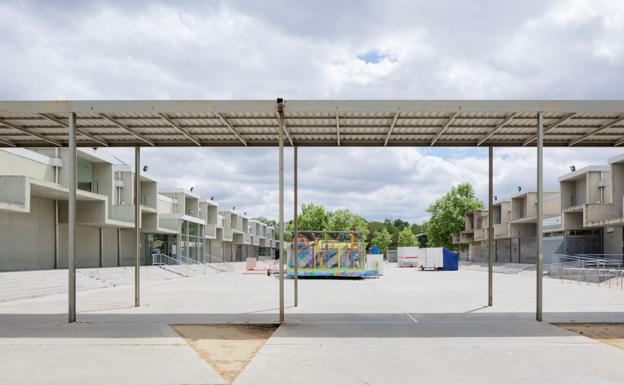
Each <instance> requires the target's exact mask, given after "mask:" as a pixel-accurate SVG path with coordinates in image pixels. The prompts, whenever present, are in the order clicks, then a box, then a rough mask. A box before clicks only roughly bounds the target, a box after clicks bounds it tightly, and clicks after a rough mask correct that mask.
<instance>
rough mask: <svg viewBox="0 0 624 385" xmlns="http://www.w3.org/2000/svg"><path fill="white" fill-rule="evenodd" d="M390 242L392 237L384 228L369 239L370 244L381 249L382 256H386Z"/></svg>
mask: <svg viewBox="0 0 624 385" xmlns="http://www.w3.org/2000/svg"><path fill="white" fill-rule="evenodd" d="M391 242H392V235H390V233H389V232H388V230H386V228H385V227H384V228H383V229H381V230H380V231H377V232H376V233H375V235H374V236H373V238H372V239H371V244H372V245H375V246H377V247H379V248H380V249H381V252H382V253H384V254H386V252H387V251H388V247H389V246H390V243H391Z"/></svg>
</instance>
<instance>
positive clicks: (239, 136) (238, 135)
mask: <svg viewBox="0 0 624 385" xmlns="http://www.w3.org/2000/svg"><path fill="white" fill-rule="evenodd" d="M215 115H217V117H218V118H219V120H220V121H221V123H223V124H224V125H225V126H226V127H227V128H229V129H230V131H232V133H233V134H234V135H236V137H237V138H238V140H240V141H241V143H242V144H243V145H244V146H246V145H247V141H246V140H245V139H243V137H242V136H241V135H240V134H239V132H238V131H237V130H236V129H235V128H234V126H232V124H231V123H230V122H228V121H227V119H225V118H224V117H223V115H221V114H220V113H218V112H217V113H215Z"/></svg>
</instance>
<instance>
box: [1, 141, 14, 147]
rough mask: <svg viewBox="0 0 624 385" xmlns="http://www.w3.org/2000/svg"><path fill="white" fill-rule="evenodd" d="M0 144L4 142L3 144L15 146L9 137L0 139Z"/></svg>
mask: <svg viewBox="0 0 624 385" xmlns="http://www.w3.org/2000/svg"><path fill="white" fill-rule="evenodd" d="M0 144H4V145H5V146H9V147H15V143H13V141H11V140H9V139H0Z"/></svg>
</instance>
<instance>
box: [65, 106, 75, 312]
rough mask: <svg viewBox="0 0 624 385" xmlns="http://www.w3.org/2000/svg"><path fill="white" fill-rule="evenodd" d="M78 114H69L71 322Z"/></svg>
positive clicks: (69, 288)
mask: <svg viewBox="0 0 624 385" xmlns="http://www.w3.org/2000/svg"><path fill="white" fill-rule="evenodd" d="M76 179H77V175H76V113H74V112H71V113H70V114H69V178H68V182H69V183H68V184H69V186H67V187H68V192H69V194H68V202H67V207H68V216H69V218H68V226H67V238H68V239H67V271H68V274H69V287H68V300H69V310H68V318H69V322H76V189H77V188H78V185H77V183H76Z"/></svg>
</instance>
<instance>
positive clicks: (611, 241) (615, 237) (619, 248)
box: [603, 227, 624, 254]
mask: <svg viewBox="0 0 624 385" xmlns="http://www.w3.org/2000/svg"><path fill="white" fill-rule="evenodd" d="M606 230H607V229H605V230H604V231H603V252H604V253H605V254H622V253H623V252H624V247H623V242H624V239H623V234H622V233H623V231H624V228H622V227H613V231H612V232H608V231H606Z"/></svg>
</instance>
